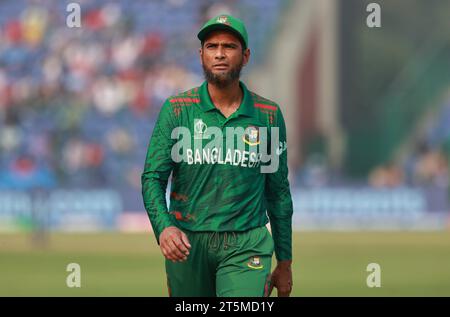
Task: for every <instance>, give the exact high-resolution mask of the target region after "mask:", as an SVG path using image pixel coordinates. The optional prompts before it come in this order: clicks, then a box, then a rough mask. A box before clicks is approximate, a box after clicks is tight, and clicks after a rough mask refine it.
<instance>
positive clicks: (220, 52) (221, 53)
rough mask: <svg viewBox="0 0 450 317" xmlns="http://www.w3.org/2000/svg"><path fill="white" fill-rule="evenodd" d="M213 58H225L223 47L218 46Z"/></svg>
mask: <svg viewBox="0 0 450 317" xmlns="http://www.w3.org/2000/svg"><path fill="white" fill-rule="evenodd" d="M215 58H216V59H224V58H225V50H224V49H223V47H221V46H219V47H218V48H217V50H216V55H215Z"/></svg>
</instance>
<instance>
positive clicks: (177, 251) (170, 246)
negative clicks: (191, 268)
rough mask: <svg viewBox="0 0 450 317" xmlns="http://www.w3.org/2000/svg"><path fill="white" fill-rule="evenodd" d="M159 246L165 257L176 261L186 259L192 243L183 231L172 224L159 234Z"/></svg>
mask: <svg viewBox="0 0 450 317" xmlns="http://www.w3.org/2000/svg"><path fill="white" fill-rule="evenodd" d="M159 247H160V248H161V251H162V253H163V255H164V257H165V258H166V259H168V260H171V261H172V262H174V263H175V262H177V261H178V262H183V261H186V259H187V256H188V255H189V249H190V248H191V245H190V243H189V239H188V238H187V236H186V234H185V233H184V232H183V231H181V230H180V229H178V228H177V227H174V226H171V227H167V228H166V229H164V230H163V232H161V234H160V235H159Z"/></svg>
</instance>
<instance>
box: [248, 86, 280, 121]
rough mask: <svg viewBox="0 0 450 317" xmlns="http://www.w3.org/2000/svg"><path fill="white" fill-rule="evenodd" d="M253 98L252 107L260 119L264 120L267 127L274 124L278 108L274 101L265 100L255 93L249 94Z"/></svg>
mask: <svg viewBox="0 0 450 317" xmlns="http://www.w3.org/2000/svg"><path fill="white" fill-rule="evenodd" d="M250 93H251V95H252V98H253V106H254V107H255V111H256V113H257V114H258V115H259V117H260V118H261V119H266V120H267V123H268V124H269V125H272V124H273V123H274V122H276V117H277V115H278V113H279V111H280V107H279V106H278V104H277V103H276V102H275V101H272V100H270V99H267V98H265V97H263V96H261V95H258V94H257V93H255V92H250Z"/></svg>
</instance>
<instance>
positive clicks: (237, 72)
mask: <svg viewBox="0 0 450 317" xmlns="http://www.w3.org/2000/svg"><path fill="white" fill-rule="evenodd" d="M202 67H203V74H204V76H205V80H206V81H207V82H208V83H211V84H213V85H214V86H217V87H219V88H225V87H228V86H229V85H230V84H231V83H232V82H234V81H235V80H236V79H239V78H240V76H241V71H242V67H243V61H242V60H241V62H240V63H239V64H238V65H236V67H233V68H232V69H230V70H229V71H228V72H226V73H224V74H220V75H217V74H214V73H213V72H212V71H210V70H209V69H207V68H206V67H205V65H204V64H203V65H202Z"/></svg>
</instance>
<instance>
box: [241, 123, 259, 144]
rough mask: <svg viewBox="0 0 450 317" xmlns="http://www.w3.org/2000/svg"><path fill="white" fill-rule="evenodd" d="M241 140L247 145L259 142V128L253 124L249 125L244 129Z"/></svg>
mask: <svg viewBox="0 0 450 317" xmlns="http://www.w3.org/2000/svg"><path fill="white" fill-rule="evenodd" d="M242 139H243V141H244V142H245V143H247V144H248V145H258V144H259V129H258V127H255V126H249V127H248V128H247V129H245V131H244V136H243V138H242Z"/></svg>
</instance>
